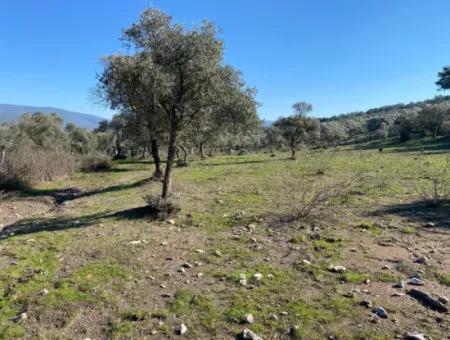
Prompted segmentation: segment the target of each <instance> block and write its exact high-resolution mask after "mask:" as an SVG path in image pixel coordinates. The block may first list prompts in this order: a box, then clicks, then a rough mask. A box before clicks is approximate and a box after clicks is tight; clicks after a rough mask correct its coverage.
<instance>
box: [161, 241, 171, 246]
mask: <svg viewBox="0 0 450 340" xmlns="http://www.w3.org/2000/svg"><path fill="white" fill-rule="evenodd" d="M160 245H162V246H164V247H165V246H168V245H169V243H168V242H166V241H163V242H161V243H160Z"/></svg>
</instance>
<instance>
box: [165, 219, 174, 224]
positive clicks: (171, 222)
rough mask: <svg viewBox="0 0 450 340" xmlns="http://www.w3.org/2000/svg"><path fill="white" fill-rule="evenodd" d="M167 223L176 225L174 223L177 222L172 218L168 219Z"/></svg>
mask: <svg viewBox="0 0 450 340" xmlns="http://www.w3.org/2000/svg"><path fill="white" fill-rule="evenodd" d="M167 223H168V224H171V225H174V224H175V220H172V219H170V220H167Z"/></svg>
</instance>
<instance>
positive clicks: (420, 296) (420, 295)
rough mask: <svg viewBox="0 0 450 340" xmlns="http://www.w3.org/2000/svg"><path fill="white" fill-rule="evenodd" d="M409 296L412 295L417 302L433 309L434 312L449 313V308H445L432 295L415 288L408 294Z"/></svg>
mask: <svg viewBox="0 0 450 340" xmlns="http://www.w3.org/2000/svg"><path fill="white" fill-rule="evenodd" d="M408 294H409V295H411V296H412V297H413V298H415V299H416V300H418V301H420V302H421V303H422V304H424V305H425V306H427V307H429V308H431V309H432V310H435V311H437V312H440V313H447V312H448V307H447V306H445V305H444V304H443V303H441V302H440V301H439V300H436V299H434V298H433V297H431V295H429V294H427V293H425V292H422V291H420V290H418V289H415V288H413V289H411V290H410V291H409V292H408Z"/></svg>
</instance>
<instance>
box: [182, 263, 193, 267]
mask: <svg viewBox="0 0 450 340" xmlns="http://www.w3.org/2000/svg"><path fill="white" fill-rule="evenodd" d="M183 267H184V268H192V267H193V265H192V264H190V263H189V262H185V263H183Z"/></svg>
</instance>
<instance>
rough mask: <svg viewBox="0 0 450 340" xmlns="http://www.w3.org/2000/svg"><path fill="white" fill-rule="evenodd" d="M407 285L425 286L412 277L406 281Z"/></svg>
mask: <svg viewBox="0 0 450 340" xmlns="http://www.w3.org/2000/svg"><path fill="white" fill-rule="evenodd" d="M408 284H410V285H413V286H423V285H424V284H425V282H423V281H422V280H421V279H419V278H417V277H413V278H411V279H410V280H409V281H408Z"/></svg>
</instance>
